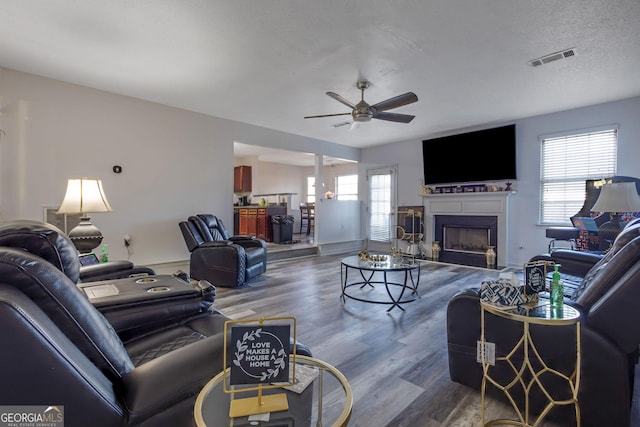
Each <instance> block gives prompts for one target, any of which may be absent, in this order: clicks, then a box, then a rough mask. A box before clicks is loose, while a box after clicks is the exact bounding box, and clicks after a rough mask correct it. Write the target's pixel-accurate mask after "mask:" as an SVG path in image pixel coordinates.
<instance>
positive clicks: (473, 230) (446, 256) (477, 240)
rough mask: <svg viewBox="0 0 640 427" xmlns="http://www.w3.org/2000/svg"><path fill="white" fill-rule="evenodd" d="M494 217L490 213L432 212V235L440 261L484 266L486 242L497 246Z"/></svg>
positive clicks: (496, 226) (496, 224) (487, 245)
mask: <svg viewBox="0 0 640 427" xmlns="http://www.w3.org/2000/svg"><path fill="white" fill-rule="evenodd" d="M497 237H498V218H497V217H496V216H491V215H435V216H434V234H433V239H434V240H437V241H439V242H440V246H441V251H440V261H442V262H449V263H452V264H463V265H471V266H475V267H485V266H486V265H487V262H486V257H485V254H486V252H487V248H488V247H489V246H493V247H494V248H496V249H498V250H499V248H497V246H498V240H497Z"/></svg>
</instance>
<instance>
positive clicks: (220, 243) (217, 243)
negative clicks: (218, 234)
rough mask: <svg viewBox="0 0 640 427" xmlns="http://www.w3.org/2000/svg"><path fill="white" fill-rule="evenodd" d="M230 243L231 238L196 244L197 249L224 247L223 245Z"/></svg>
mask: <svg viewBox="0 0 640 427" xmlns="http://www.w3.org/2000/svg"><path fill="white" fill-rule="evenodd" d="M231 244H233V242H232V241H231V240H214V241H210V242H204V243H203V244H201V245H200V246H198V249H199V248H224V247H225V246H229V245H231Z"/></svg>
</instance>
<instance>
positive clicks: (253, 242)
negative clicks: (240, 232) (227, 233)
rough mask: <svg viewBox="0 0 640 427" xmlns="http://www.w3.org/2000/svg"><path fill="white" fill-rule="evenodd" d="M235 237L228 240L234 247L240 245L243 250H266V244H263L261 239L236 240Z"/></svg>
mask: <svg viewBox="0 0 640 427" xmlns="http://www.w3.org/2000/svg"><path fill="white" fill-rule="evenodd" d="M237 237H238V236H234V237H230V239H231V240H232V241H233V243H235V244H236V245H240V246H242V247H243V248H263V249H265V250H266V249H267V242H265V241H264V240H262V239H258V238H253V239H243V238H240V239H238V238H237Z"/></svg>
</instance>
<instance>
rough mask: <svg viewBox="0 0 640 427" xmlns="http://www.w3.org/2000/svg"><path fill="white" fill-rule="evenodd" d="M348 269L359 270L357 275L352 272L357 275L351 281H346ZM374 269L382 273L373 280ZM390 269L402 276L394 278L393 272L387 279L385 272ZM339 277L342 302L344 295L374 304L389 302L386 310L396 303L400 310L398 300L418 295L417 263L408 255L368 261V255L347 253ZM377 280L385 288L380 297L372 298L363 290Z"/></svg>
mask: <svg viewBox="0 0 640 427" xmlns="http://www.w3.org/2000/svg"><path fill="white" fill-rule="evenodd" d="M350 269H351V270H356V271H357V272H358V273H360V277H357V276H356V277H357V279H356V280H355V281H353V282H349V270H350ZM376 273H382V279H383V280H373V278H374V275H375V274H376ZM392 273H398V274H399V275H400V276H401V277H402V276H404V278H403V280H397V279H398V278H397V277H395V276H394V278H392V279H391V280H390V279H389V275H390V274H392ZM414 273H415V277H414ZM340 278H341V280H342V295H341V298H342V302H346V298H351V299H353V300H357V301H363V302H370V303H374V304H389V305H391V307H389V308H388V309H387V311H391V310H392V309H394V308H396V307H398V308H399V309H400V310H402V311H404V308H403V307H402V304H404V303H407V302H411V301H415V300H416V299H418V298H419V294H418V285H419V284H420V263H419V262H416V261H415V260H413V259H410V258H393V257H391V256H389V255H385V256H383V260H381V261H372V260H370V259H366V260H362V259H360V257H359V256H357V255H354V256H349V257H346V258H343V259H342V261H341V267H340ZM360 279H362V280H360ZM377 284H378V285H384V287H385V290H386V292H387V295H386V296H385V297H384V298H383V297H377V296H376V299H373V298H374V296H375V295H370V294H369V293H368V292H366V291H367V290H373V289H374V288H375V286H374V285H377ZM354 287H357V288H358V289H355V292H354V289H351V288H354ZM387 298H388V299H387Z"/></svg>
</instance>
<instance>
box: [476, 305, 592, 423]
mask: <svg viewBox="0 0 640 427" xmlns="http://www.w3.org/2000/svg"><path fill="white" fill-rule="evenodd" d="M480 306H481V312H480V313H481V336H480V341H481V345H480V351H481V360H482V370H483V377H482V388H481V406H482V423H483V425H484V426H496V425H515V426H523V427H533V426H537V425H539V424H540V422H541V421H542V420H543V419H544V418H545V416H546V415H547V414H548V413H549V411H550V410H551V409H552V408H553V407H554V406H556V405H573V406H574V408H575V413H576V425H577V426H578V427H579V426H580V405H579V404H578V388H579V386H580V312H579V311H578V310H576V309H575V308H573V307H571V306H569V305H567V304H564V306H563V307H562V308H560V309H558V308H554V307H552V306H551V305H550V302H549V300H548V299H544V298H540V300H539V301H538V303H537V304H535V305H530V306H528V305H523V306H519V307H513V308H503V307H499V306H496V305H493V304H490V303H487V302H483V301H481V302H480ZM487 312H488V313H491V314H493V315H496V316H499V317H503V318H505V319H509V320H513V321H516V322H520V323H522V338H520V340H518V342H517V343H516V344H515V345H514V347H513V348H512V349H511V350H510V351H509V352H508V353H507V355H506V356H504V357H496V358H495V362H496V363H498V362H504V363H507V364H508V365H509V366H510V367H511V369H512V370H513V373H514V374H515V377H514V379H513V380H512V381H510V382H509V383H508V384H500V383H499V382H498V381H497V380H495V379H494V378H492V376H491V372H490V368H491V364H489V363H488V362H487V360H486V359H487V358H486V357H485V313H487ZM532 324H537V325H544V326H545V327H557V326H566V325H575V328H576V347H575V348H576V354H575V366H574V369H573V372H572V373H571V374H569V375H566V374H564V373H562V372H559V371H557V370H555V369H553V368H551V367H549V366H548V365H547V363H545V361H544V359H543V357H542V356H541V355H540V352H539V351H538V349H537V348H536V345H535V343H534V342H533V339H532V337H531V333H530V330H529V327H530V325H532ZM520 349H522V352H523V354H524V358H523V360H522V363H521V364H520V365H519V366H518V363H517V361H516V360H514V355H515V354H516V353H517V352H518V351H519V350H520ZM532 362H534V363H535V364H536V366H540V368H537V369H536V368H534V366H533V364H532ZM543 374H546V375H554V376H556V377H558V378H561V379H562V380H564V381H566V382H567V384H568V386H569V389H570V391H571V398H569V399H565V400H554V399H553V398H552V395H551V393H549V391H548V390H547V389H546V388H545V386H544V384H543V383H542V381H541V379H540V377H541V375H543ZM487 383H490V384H492V385H494V386H495V387H496V388H498V389H499V390H501V391H502V392H503V393H504V394H505V395H506V397H507V398H508V400H509V402H510V403H511V406H512V407H513V409H514V411H515V414H516V416H517V418H518V419H517V420H507V419H497V420H491V421H486V422H485V413H484V412H485V392H486V387H487ZM518 385H519V386H520V387H521V389H522V390H523V391H524V394H525V405H524V406H525V407H524V408H521V407H520V406H518V404H517V403H516V401H515V399H514V398H513V397H512V394H511V390H512V389H513V388H514V387H516V386H518ZM534 386H537V387H539V389H540V390H541V391H542V392H543V393H544V394H545V395H546V396H547V400H548V403H547V405H546V406H545V408H544V409H543V410H542V412H541V413H540V414H539V415H538V416H537V417H536V419H535V420H533V421H532V420H531V419H530V418H532V416H531V414H530V413H529V392H530V391H531V388H532V387H534Z"/></svg>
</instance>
